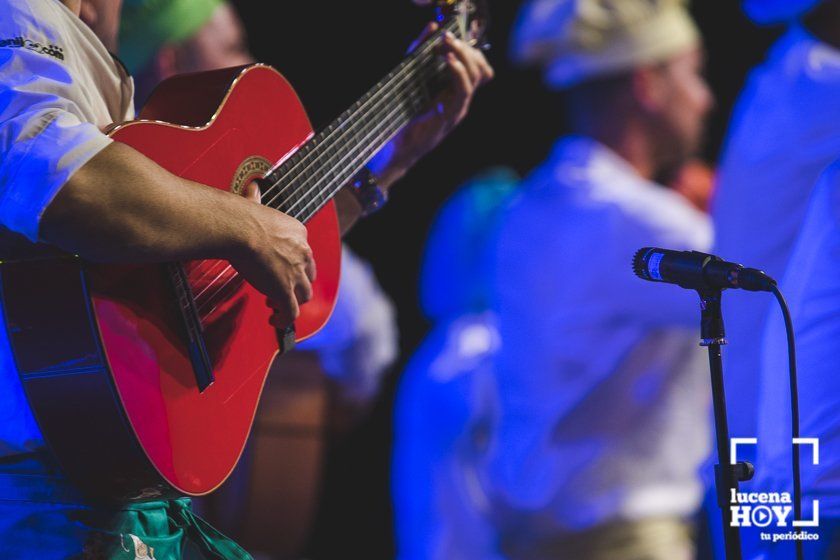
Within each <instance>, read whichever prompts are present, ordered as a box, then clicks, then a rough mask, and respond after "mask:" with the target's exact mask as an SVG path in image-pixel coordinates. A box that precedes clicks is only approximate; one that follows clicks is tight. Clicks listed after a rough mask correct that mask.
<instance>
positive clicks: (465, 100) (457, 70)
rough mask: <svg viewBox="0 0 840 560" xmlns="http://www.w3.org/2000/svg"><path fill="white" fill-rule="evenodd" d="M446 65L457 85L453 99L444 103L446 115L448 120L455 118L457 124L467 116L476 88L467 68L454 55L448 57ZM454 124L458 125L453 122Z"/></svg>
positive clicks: (453, 90)
mask: <svg viewBox="0 0 840 560" xmlns="http://www.w3.org/2000/svg"><path fill="white" fill-rule="evenodd" d="M446 64H447V65H448V66H449V69H450V70H451V72H452V78H453V81H454V82H455V84H454V87H453V89H452V91H451V94H450V95H451V98H450V99H449V100H448V102H445V103H444V115H445V116H447V117H448V118H454V119H455V120H456V122H457V121H460V120H461V119H462V118H463V117H464V116H465V115H466V114H467V110H468V109H469V105H470V99H471V98H472V94H473V91H474V90H475V86H474V85H473V83H472V80H471V79H470V75H469V72H467V68H466V66H464V63H463V62H461V61H460V60H458V57H457V56H455V55H454V54H453V53H448V54H447V55H446ZM452 124H453V125H454V124H456V123H455V122H453V123H452Z"/></svg>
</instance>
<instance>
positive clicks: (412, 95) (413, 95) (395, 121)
mask: <svg viewBox="0 0 840 560" xmlns="http://www.w3.org/2000/svg"><path fill="white" fill-rule="evenodd" d="M423 71H424V70H419V71H418V72H417V73H416V74H417V75H419V74H420V73H421V72H423ZM425 71H428V69H425ZM406 95H407V97H408V99H409V100H410V101H411V102H414V103H416V102H417V101H424V99H423V98H424V94H423V93H422V92H419V93H418V92H417V91H408V92H406ZM405 101H406V99H405V98H402V99H400V100H398V102H397V103H391V104H390V107H389V108H388V110H389V112H388V113H387V114H386V115H385V116H384V117H383V118H382V119H381V120H380V121H379V122H371V121H368V122H366V123H365V127H366V128H368V129H369V128H370V125H371V124H374V125H377V126H378V128H376V127H375V128H373V129H372V130H361V131H358V132H365V133H366V134H365V136H364V138H362V139H361V140H359V139H358V138H356V140H357V141H358V143H359V144H363V143H368V142H369V144H368V145H369V146H370V147H369V148H368V149H365V150H363V151H362V152H360V154H359V155H357V156H356V157H355V158H354V159H353V162H354V164H355V162H357V161H359V160H360V159H364V158H369V157H372V155H373V154H375V153H376V151H378V149H379V148H378V147H377V146H376V145H377V144H379V143H380V142H382V141H383V140H385V138H388V137H389V136H393V135H394V134H396V133H397V132H398V131H399V130H400V129H401V128H402V127H403V126H404V124H405V122H401V121H400V119H402V120H405V119H406V118H407V117H408V115H401V113H410V112H411V110H412V108H409V107H406V103H405ZM395 116H396V118H394V117H395ZM383 123H384V125H385V126H382V124H383ZM394 125H396V128H395V130H390V128H392V127H394ZM358 132H357V134H358ZM371 135H375V136H376V137H375V138H371ZM389 139H390V138H388V140H389ZM386 141H387V140H386ZM371 148H372V149H371ZM337 155H339V154H334V155H333V156H331V157H330V160H333V159H335V157H336V156H337ZM348 155H350V154H345V155H344V156H343V157H342V158H341V160H339V161H338V162H333V164H332V168H331V170H330V171H329V172H327V174H325V175H324V176H322V177H320V178H318V180H317V181H316V183H315V185H314V186H313V187H312V188H310V189H309V190H308V191H307V194H308V193H309V192H312V191H313V190H314V189H315V188H317V186H318V184H319V183H321V182H322V181H323V180H324V179H326V178H328V175H329V174H331V173H334V172H335V171H336V170H338V169H339V168H340V165H341V164H342V163H343V162H344V160H346V159H347V156H348ZM354 164H351V165H350V166H345V167H344V172H346V171H347V170H348V169H349V168H352V167H353V165H354ZM343 187H344V185H343V184H342V185H340V188H343ZM328 198H329V197H328ZM317 202H318V200H317V199H313V200H311V201H309V202H308V203H307V204H306V205H305V206H304V207H303V208H302V209H301V210H303V211H306V210H309V209H312V203H317ZM322 202H323V201H322ZM316 211H317V210H316ZM312 214H314V212H312ZM309 217H311V215H310V216H309ZM307 219H309V218H305V219H302V220H301V221H306V220H307ZM219 264H221V265H226V266H224V268H223V269H222V270H221V272H219V273H218V274H216V272H215V271H216V270H218V266H219ZM230 268H231V265H230V264H229V263H226V261H221V262H220V263H216V264H214V265H213V266H212V267H211V268H210V269H211V270H213V274H216V277H215V278H214V279H213V281H212V282H210V283H208V285H207V286H205V287H204V289H202V290H201V291H200V292H199V293H198V294H196V295H195V296H194V299H195V300H196V304H197V305H199V306H200V307H204V306H205V305H206V302H202V303H200V304H199V301H198V300H199V299H200V298H201V297H202V296H203V295H204V294H205V293H206V292H207V291H208V290H210V289H212V288H213V287H214V285H215V283H216V282H217V280H218V279H219V278H220V277H221V276H223V275H224V274H225V273H226V272H227V271H228V270H229V269H230ZM209 274H210V272H209V271H207V272H205V273H204V274H202V276H201V278H204V277H206V276H208V275H209ZM231 280H232V278H230V279H228V280H227V281H226V282H225V284H223V285H222V286H221V287H220V288H219V290H221V289H223V288H224V287H225V286H226V285H227V284H228V283H229V282H230V281H231ZM208 297H214V296H213V295H211V296H208Z"/></svg>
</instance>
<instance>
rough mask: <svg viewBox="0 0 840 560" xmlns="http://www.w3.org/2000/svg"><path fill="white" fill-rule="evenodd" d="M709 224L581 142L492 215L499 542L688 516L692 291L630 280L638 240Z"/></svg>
mask: <svg viewBox="0 0 840 560" xmlns="http://www.w3.org/2000/svg"><path fill="white" fill-rule="evenodd" d="M710 244H711V227H710V223H709V220H708V218H707V217H706V216H705V215H703V214H702V213H700V212H698V211H697V210H695V209H694V208H693V207H691V206H690V205H689V203H688V202H687V201H686V200H685V199H684V198H683V197H681V196H680V195H678V194H676V193H674V192H672V191H670V190H668V189H666V188H665V187H662V186H660V185H657V184H654V183H651V182H648V181H646V180H644V179H642V178H641V177H640V176H639V175H638V174H637V173H636V172H635V170H634V169H633V168H632V167H631V166H630V165H629V164H628V163H627V162H626V161H624V160H623V159H621V158H620V157H618V156H617V155H616V154H615V153H613V152H611V151H610V150H608V149H607V148H605V147H604V146H602V145H600V144H598V143H596V142H594V141H592V140H590V139H587V138H569V139H565V140H563V141H561V142H560V143H559V145H558V146H557V147H556V149H555V151H554V153H553V155H552V156H551V157H550V158H549V161H548V162H546V163H545V164H544V165H543V166H542V167H541V168H540V169H538V170H537V171H536V172H535V173H534V174H533V175H532V176H531V177H530V178H529V179H528V180H526V182H525V187H524V191H523V192H522V194H521V196H520V197H519V199H518V200H517V201H516V202H515V204H514V205H513V207H512V208H511V209H510V211H509V213H508V214H507V215H506V217H505V219H504V223H503V226H502V228H501V232H500V235H499V245H498V262H497V266H496V271H495V276H496V277H495V290H494V291H495V294H494V297H495V298H496V307H497V311H498V315H499V324H500V329H501V335H502V341H503V344H502V350H501V351H500V353H499V359H498V366H497V367H498V378H499V380H498V384H499V394H500V398H501V419H500V426H499V430H498V433H497V437H496V440H495V441H494V443H493V446H492V449H491V451H490V453H491V459H490V461H491V464H490V467H489V471H488V476H487V485H488V488H489V491H490V492H491V494H492V495H493V497H494V499H495V500H496V504H495V506H496V507H497V508H499V509H500V511H505V512H506V513H504V514H503V515H502V517H503V518H504V519H503V521H502V523H503V528H504V529H503V533H504V534H503V540H505V541H506V542H507V545H508V546H512V547H514V548H516V547H518V546H528V544H533V545H536V543H538V542H539V541H540V539H543V538H550V537H551V536H556V535H557V534H558V533H562V532H564V531H578V530H583V529H586V528H589V527H592V526H594V525H597V524H601V523H605V522H609V521H614V520H638V519H645V518H650V517H657V516H669V515H673V516H684V515H689V514H691V513H692V512H693V511H694V510H696V508H697V507H698V505H699V503H700V496H701V493H702V485H701V483H700V480H699V477H698V474H697V471H698V468H699V466H700V465H701V463H702V462H703V460H704V459H705V458H706V456H707V455H708V452H709V449H710V446H709V444H710V437H709V436H710V427H709V421H708V419H709V414H708V409H709V404H710V400H709V376H708V369H707V367H708V366H707V365H706V361H705V356H704V353H703V351H702V349H701V348H700V347H699V346H698V343H699V337H700V333H699V320H700V310H699V305H698V298H697V295H696V294H694V293H692V292H689V291H686V290H683V289H681V288H679V287H677V286H671V285H664V284H653V283H650V282H645V281H643V280H640V279H638V278H636V277H635V275H634V274H633V272H632V269H631V260H632V257H633V255H634V253H635V252H636V251H637V250H638V249H639V248H641V247H644V246H661V247H668V248H672V249H685V250H687V249H696V250H701V251H702V250H707V249H708V247H709V246H710Z"/></svg>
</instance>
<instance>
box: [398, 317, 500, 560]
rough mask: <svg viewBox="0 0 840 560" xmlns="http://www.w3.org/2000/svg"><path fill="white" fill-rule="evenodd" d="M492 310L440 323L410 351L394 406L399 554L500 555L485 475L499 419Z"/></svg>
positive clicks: (428, 559)
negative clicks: (483, 468) (491, 437)
mask: <svg viewBox="0 0 840 560" xmlns="http://www.w3.org/2000/svg"><path fill="white" fill-rule="evenodd" d="M500 342H501V341H500V339H499V332H498V325H497V321H496V319H495V317H494V316H493V314H492V313H491V312H484V313H472V314H465V315H463V316H461V317H457V318H455V319H450V320H445V321H441V322H440V323H439V324H438V325H436V326H435V327H434V328H433V329H432V331H431V332H430V333H429V336H428V337H426V339H425V340H424V341H423V344H422V345H421V346H420V348H419V349H418V350H417V352H416V353H415V354H414V355H413V356H412V358H411V361H410V362H409V363H408V366H407V367H406V370H405V373H404V374H403V376H402V379H401V381H400V387H399V391H398V393H397V400H396V406H395V412H394V459H393V467H392V469H391V485H392V492H391V493H392V496H393V498H394V525H395V529H396V536H397V558H399V559H400V560H498V559H500V558H501V556H500V555H499V553H498V548H497V543H496V532H495V528H494V527H493V524H492V518H491V515H490V504H489V501H488V499H487V496H486V494H485V493H484V489H483V487H482V484H481V481H480V475H479V472H480V470H481V465H483V464H484V463H485V461H486V456H487V444H488V438H489V434H490V432H491V431H492V430H493V429H494V427H495V425H496V422H497V418H498V404H497V400H498V397H497V391H496V381H495V375H494V372H493V356H494V354H495V353H496V352H497V351H498V349H499V345H500Z"/></svg>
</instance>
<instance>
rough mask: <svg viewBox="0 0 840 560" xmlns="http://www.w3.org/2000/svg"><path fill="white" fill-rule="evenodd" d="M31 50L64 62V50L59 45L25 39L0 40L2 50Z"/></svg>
mask: <svg viewBox="0 0 840 560" xmlns="http://www.w3.org/2000/svg"><path fill="white" fill-rule="evenodd" d="M3 47H6V48H12V49H29V50H30V51H34V52H37V53H41V54H45V55H47V56H51V57H53V58H57V59H58V60H64V49H62V48H61V47H59V46H58V45H45V44H43V43H39V42H37V41H33V40H31V39H24V38H23V37H12V38H11V39H0V48H3Z"/></svg>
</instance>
